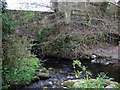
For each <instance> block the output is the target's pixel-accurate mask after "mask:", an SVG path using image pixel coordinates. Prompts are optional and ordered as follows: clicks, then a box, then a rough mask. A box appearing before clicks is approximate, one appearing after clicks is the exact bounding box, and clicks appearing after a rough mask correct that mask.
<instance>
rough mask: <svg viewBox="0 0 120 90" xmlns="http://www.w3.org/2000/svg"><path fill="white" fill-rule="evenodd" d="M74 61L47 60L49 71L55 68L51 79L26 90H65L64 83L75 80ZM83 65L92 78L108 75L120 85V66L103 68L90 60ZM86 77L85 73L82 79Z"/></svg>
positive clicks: (45, 62) (30, 86)
mask: <svg viewBox="0 0 120 90" xmlns="http://www.w3.org/2000/svg"><path fill="white" fill-rule="evenodd" d="M72 63H73V60H66V59H59V58H45V59H44V67H45V68H47V69H49V68H53V69H54V70H53V71H52V72H49V71H47V72H49V74H50V75H51V78H49V79H47V80H39V81H38V82H35V83H32V84H31V85H29V86H26V87H25V88H48V87H49V88H65V87H63V86H62V83H63V82H64V81H66V80H69V79H75V74H74V70H73V67H72ZM81 63H82V65H85V66H87V70H88V71H90V72H91V73H92V74H93V77H92V78H95V77H97V76H98V74H99V73H100V72H105V73H107V76H109V77H110V78H114V80H115V81H117V82H119V83H120V72H119V71H120V66H117V65H108V66H103V65H99V64H91V63H90V61H88V60H83V61H81ZM83 77H85V74H84V73H83V74H82V75H81V77H80V78H83Z"/></svg>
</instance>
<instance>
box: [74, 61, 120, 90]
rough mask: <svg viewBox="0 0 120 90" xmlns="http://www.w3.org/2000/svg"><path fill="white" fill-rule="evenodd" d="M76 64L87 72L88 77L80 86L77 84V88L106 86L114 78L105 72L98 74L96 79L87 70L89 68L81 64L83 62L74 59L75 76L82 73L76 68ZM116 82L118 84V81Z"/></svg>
mask: <svg viewBox="0 0 120 90" xmlns="http://www.w3.org/2000/svg"><path fill="white" fill-rule="evenodd" d="M76 65H77V66H78V67H79V68H81V69H82V71H85V72H86V78H84V81H85V83H80V84H79V86H76V87H75V88H105V87H106V86H107V85H108V84H107V82H109V83H110V82H111V80H113V78H109V77H108V76H106V74H105V73H103V72H102V73H100V74H98V77H97V78H96V79H91V76H92V74H91V73H90V72H88V71H87V68H86V67H85V66H83V65H81V62H80V61H79V60H74V61H73V67H74V72H75V76H76V77H77V78H78V77H79V76H80V75H81V74H82V71H79V70H76ZM114 83H115V84H116V85H118V83H117V82H114ZM118 87H119V86H118ZM118 87H115V86H114V88H118Z"/></svg>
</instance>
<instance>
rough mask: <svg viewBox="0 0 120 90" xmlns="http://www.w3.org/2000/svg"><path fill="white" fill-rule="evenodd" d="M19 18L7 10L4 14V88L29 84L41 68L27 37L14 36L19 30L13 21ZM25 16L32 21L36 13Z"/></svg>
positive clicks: (26, 13)
mask: <svg viewBox="0 0 120 90" xmlns="http://www.w3.org/2000/svg"><path fill="white" fill-rule="evenodd" d="M17 16H18V14H17V13H16V14H11V13H10V11H7V10H5V11H4V13H3V14H2V20H3V24H2V27H3V28H2V31H3V51H4V58H3V67H2V69H3V71H2V74H3V75H2V78H3V87H4V88H7V87H8V85H11V84H29V83H30V81H31V80H32V79H33V75H34V74H36V69H38V68H39V67H41V62H40V60H39V59H38V58H36V56H35V55H32V54H31V52H30V51H29V49H30V48H31V46H32V44H30V41H29V40H28V39H27V37H25V36H22V37H19V36H18V35H17V34H13V33H14V31H15V29H16V28H17V25H16V23H15V22H13V21H14V20H13V19H14V18H16V17H17ZM23 16H24V17H23V19H25V20H30V19H31V18H33V17H34V13H32V12H30V13H29V12H25V13H24V14H23ZM20 17H21V18H22V16H20ZM21 18H20V21H21V20H22V19H21ZM17 23H18V22H17ZM22 23H24V21H22Z"/></svg>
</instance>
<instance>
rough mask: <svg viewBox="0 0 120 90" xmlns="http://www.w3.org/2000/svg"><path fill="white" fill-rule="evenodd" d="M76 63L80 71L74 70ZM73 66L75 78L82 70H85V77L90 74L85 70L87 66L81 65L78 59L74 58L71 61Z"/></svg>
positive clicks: (88, 76)
mask: <svg viewBox="0 0 120 90" xmlns="http://www.w3.org/2000/svg"><path fill="white" fill-rule="evenodd" d="M76 65H77V66H78V67H79V68H81V69H82V71H79V70H76ZM73 68H74V72H75V76H76V77H77V78H78V77H79V76H80V75H81V74H82V72H86V77H87V79H88V78H90V77H91V76H92V74H91V73H90V72H88V71H87V67H86V66H84V65H82V64H81V62H80V61H79V60H74V61H73Z"/></svg>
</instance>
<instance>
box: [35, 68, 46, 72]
mask: <svg viewBox="0 0 120 90" xmlns="http://www.w3.org/2000/svg"><path fill="white" fill-rule="evenodd" d="M46 71H47V69H46V68H41V69H38V70H37V72H46Z"/></svg>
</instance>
